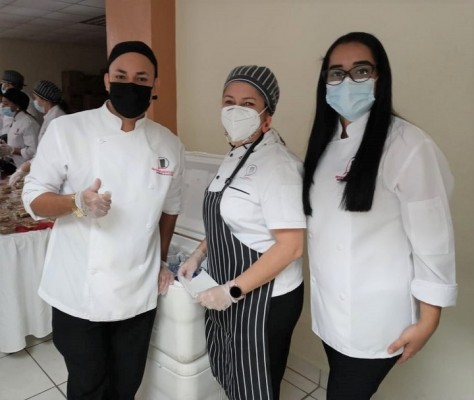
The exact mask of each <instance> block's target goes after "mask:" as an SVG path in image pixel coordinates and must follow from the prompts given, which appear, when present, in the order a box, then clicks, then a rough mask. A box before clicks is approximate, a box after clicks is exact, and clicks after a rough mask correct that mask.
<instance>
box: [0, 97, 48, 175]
mask: <svg viewBox="0 0 474 400" xmlns="http://www.w3.org/2000/svg"><path fill="white" fill-rule="evenodd" d="M29 102H30V99H29V97H28V95H27V94H26V93H23V92H22V91H21V90H19V89H15V88H12V89H7V90H6V91H5V92H4V93H3V98H2V115H3V116H4V117H6V118H8V122H7V121H5V120H4V124H5V123H6V125H4V132H5V133H6V135H7V138H6V139H7V140H6V142H5V140H2V141H1V142H0V157H4V158H6V160H7V162H8V163H9V164H13V165H14V167H15V168H14V169H13V170H11V172H15V169H16V168H18V167H19V166H20V165H22V164H23V163H24V162H25V161H27V160H30V159H31V158H33V156H34V155H35V153H36V148H37V146H38V133H39V130H40V126H39V124H38V122H37V121H36V120H35V118H34V117H33V116H31V115H30V114H29V113H28V112H27V111H26V110H27V108H28V104H29ZM10 160H11V161H12V162H11V161H10ZM4 161H5V160H4ZM2 169H3V170H4V171H6V170H5V168H2ZM6 172H7V174H8V173H9V171H6Z"/></svg>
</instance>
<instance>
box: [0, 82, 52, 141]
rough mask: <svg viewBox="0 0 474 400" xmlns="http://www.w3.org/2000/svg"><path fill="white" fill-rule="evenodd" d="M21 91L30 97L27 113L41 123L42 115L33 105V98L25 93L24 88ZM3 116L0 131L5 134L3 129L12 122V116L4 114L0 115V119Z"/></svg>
mask: <svg viewBox="0 0 474 400" xmlns="http://www.w3.org/2000/svg"><path fill="white" fill-rule="evenodd" d="M22 92H23V93H24V94H26V95H27V96H28V98H29V99H30V102H29V103H28V107H27V109H26V112H27V113H28V114H30V115H31V116H32V117H33V118H34V119H35V120H36V122H38V124H39V125H41V124H42V122H43V117H42V115H41V114H40V113H39V111H38V110H37V109H36V108H35V105H34V100H33V98H32V97H31V96H30V95H29V94H28V93H26V92H25V91H24V90H22ZM2 118H3V129H2V124H1V121H0V131H1V132H2V134H5V133H7V132H6V131H5V129H6V128H7V127H8V126H10V125H11V123H12V120H13V117H5V116H0V119H2Z"/></svg>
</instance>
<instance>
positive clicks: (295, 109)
mask: <svg viewBox="0 0 474 400" xmlns="http://www.w3.org/2000/svg"><path fill="white" fill-rule="evenodd" d="M176 16H177V82H178V132H179V135H180V137H181V139H182V140H183V142H184V144H185V145H186V147H187V149H188V150H199V151H207V152H215V153H224V152H225V151H226V150H227V148H228V147H227V143H226V141H225V138H224V137H223V135H222V128H221V127H220V123H219V113H220V98H221V93H222V85H223V82H224V80H225V78H226V76H227V74H228V72H229V71H230V70H231V68H233V67H234V66H236V65H242V64H250V63H251V64H263V65H267V66H269V67H270V68H271V69H272V70H273V71H274V72H275V74H276V76H277V78H278V80H279V82H280V88H281V99H280V103H279V104H278V106H277V111H276V114H275V117H274V124H273V125H274V127H276V128H277V129H278V130H279V132H280V133H281V135H282V136H283V137H284V138H285V140H286V141H287V144H288V145H289V147H290V148H292V149H293V150H294V151H295V152H296V153H297V154H298V155H299V156H301V157H303V156H304V153H305V147H306V142H307V138H308V135H309V131H310V126H311V122H312V119H313V115H314V107H315V91H316V80H317V77H318V73H319V69H320V60H321V57H322V56H323V55H324V53H325V52H326V50H327V48H328V47H329V45H330V44H331V43H332V42H333V41H334V40H335V39H336V38H337V37H339V36H340V35H342V34H345V33H347V32H350V31H355V30H362V31H367V32H370V33H373V34H375V35H376V36H377V37H378V38H379V39H380V40H381V41H382V43H383V44H384V46H385V48H386V50H387V52H388V55H389V58H390V60H391V64H392V69H393V78H394V104H395V107H396V110H397V111H398V112H399V113H400V114H401V115H402V116H404V117H405V118H407V119H409V120H410V121H412V122H414V123H415V124H417V125H418V126H420V127H421V128H423V129H424V130H426V131H427V132H428V133H429V134H431V136H432V137H433V138H434V140H435V141H436V142H437V143H438V144H439V146H440V147H441V149H442V150H443V151H444V153H445V154H446V156H447V157H448V159H449V161H450V165H451V168H452V171H453V173H454V175H455V177H456V190H455V194H454V199H453V203H452V205H453V218H454V224H455V230H456V240H457V245H456V246H457V271H458V282H459V286H460V293H459V300H458V306H457V307H456V308H451V309H447V310H445V311H444V312H443V316H442V321H441V325H440V327H439V329H438V331H437V332H436V334H435V336H434V337H433V338H432V339H431V341H430V342H429V343H428V345H427V346H426V347H425V349H424V351H423V352H422V353H420V354H418V355H417V357H415V358H414V359H412V360H410V361H409V362H408V363H406V364H404V365H402V366H397V367H396V368H395V369H394V370H393V371H392V372H391V373H390V375H389V377H388V378H387V379H386V381H385V382H384V383H383V384H382V386H381V388H380V390H379V393H378V396H377V399H387V400H388V399H397V400H400V399H407V400H412V399H429V400H446V399H450V400H467V399H471V400H472V399H474V379H473V377H474V313H473V312H472V307H473V305H474V289H473V288H474V276H473V268H472V260H473V259H474V246H473V245H472V243H473V242H474V235H473V223H474V218H473V214H474V212H473V204H474V190H473V181H474V179H473V176H474V163H473V162H472V154H474V133H473V128H472V123H471V120H470V119H469V118H470V117H471V116H472V114H473V112H474V73H473V71H474V52H473V44H472V43H473V39H474V23H473V21H474V0H464V1H455V0H452V1H449V2H448V1H446V2H445V1H441V0H399V1H389V0H372V1H370V0H366V1H362V0H361V1H358V0H352V1H349V0H198V1H196V0H176ZM306 288H307V293H306V304H305V309H304V313H303V316H302V317H301V319H300V322H299V324H298V327H297V332H296V334H295V336H294V340H293V345H292V352H293V353H294V354H295V355H297V356H299V357H302V358H304V359H306V360H308V361H310V362H312V363H314V364H315V365H318V366H320V367H322V368H327V364H326V360H325V356H324V354H323V351H322V348H321V345H320V342H319V340H318V339H317V338H316V337H315V335H314V334H313V333H312V332H311V327H310V316H309V307H308V301H307V300H308V295H309V285H307V286H306Z"/></svg>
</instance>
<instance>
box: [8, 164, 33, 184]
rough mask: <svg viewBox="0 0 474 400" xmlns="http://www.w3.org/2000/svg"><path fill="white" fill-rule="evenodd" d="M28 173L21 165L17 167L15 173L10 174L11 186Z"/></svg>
mask: <svg viewBox="0 0 474 400" xmlns="http://www.w3.org/2000/svg"><path fill="white" fill-rule="evenodd" d="M26 175H28V172H25V171H23V170H22V169H21V167H20V168H17V169H16V171H15V172H14V173H13V175H10V179H9V180H8V184H9V185H10V186H13V185H14V184H15V183H17V182H18V181H19V180H21V179H23V178H24V177H25V176H26Z"/></svg>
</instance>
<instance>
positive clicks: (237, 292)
mask: <svg viewBox="0 0 474 400" xmlns="http://www.w3.org/2000/svg"><path fill="white" fill-rule="evenodd" d="M230 295H231V296H232V297H233V298H234V299H238V298H239V297H240V296H242V290H241V289H240V288H239V287H238V286H232V287H231V288H230Z"/></svg>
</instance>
